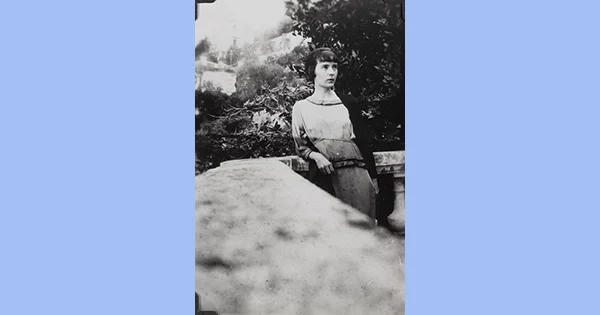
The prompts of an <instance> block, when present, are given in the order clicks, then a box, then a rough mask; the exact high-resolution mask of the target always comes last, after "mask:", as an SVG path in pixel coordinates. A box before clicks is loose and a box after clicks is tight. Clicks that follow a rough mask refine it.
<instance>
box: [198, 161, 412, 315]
mask: <svg viewBox="0 0 600 315" xmlns="http://www.w3.org/2000/svg"><path fill="white" fill-rule="evenodd" d="M369 222H370V220H369V219H368V218H367V217H366V216H365V215H363V214H362V213H360V212H358V211H357V210H354V209H352V208H351V207H349V206H347V205H345V204H343V203H342V202H341V201H339V200H337V199H335V198H332V197H331V196H329V195H328V194H327V193H326V192H324V191H322V190H320V189H319V188H317V187H316V186H314V185H312V184H310V183H309V182H308V181H306V180H305V179H304V178H302V177H301V176H300V175H298V174H296V173H294V172H293V171H292V170H291V169H290V168H289V167H287V166H286V165H284V164H283V163H281V162H277V161H266V160H250V161H247V162H245V163H230V164H224V165H223V166H221V167H219V168H216V169H213V170H210V171H208V172H206V173H204V174H202V175H200V176H198V177H197V178H196V291H197V292H198V294H199V295H200V296H201V299H202V308H203V310H215V311H218V312H219V313H221V314H248V315H254V314H256V315H258V314H261V315H268V314H344V315H351V314H390V315H392V314H393V315H398V314H404V241H403V240H402V239H400V238H397V237H394V236H392V235H390V234H389V233H388V232H386V231H383V230H379V229H376V230H373V229H371V228H369V227H367V224H368V223H369Z"/></svg>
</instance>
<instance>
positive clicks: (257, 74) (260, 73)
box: [235, 63, 294, 101]
mask: <svg viewBox="0 0 600 315" xmlns="http://www.w3.org/2000/svg"><path fill="white" fill-rule="evenodd" d="M293 79H294V74H293V73H291V72H289V71H285V68H284V67H282V66H280V65H278V64H274V63H268V64H259V63H246V64H244V65H243V66H241V67H240V69H239V70H238V73H237V78H236V83H235V88H236V93H237V95H238V97H239V98H240V99H241V100H242V101H247V100H251V99H253V98H255V97H256V96H257V95H259V94H260V92H261V89H262V88H272V87H275V86H277V85H278V84H279V83H281V82H284V81H286V82H291V81H293Z"/></svg>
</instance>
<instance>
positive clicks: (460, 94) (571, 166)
mask: <svg viewBox="0 0 600 315" xmlns="http://www.w3.org/2000/svg"><path fill="white" fill-rule="evenodd" d="M599 7H600V5H599V4H598V2H594V1H574V2H556V1H502V2H489V1H487V2H486V1H464V0H459V1H414V2H410V3H408V4H407V16H408V22H407V23H408V27H407V45H406V47H407V60H406V65H407V66H406V69H407V70H406V72H407V81H406V82H407V88H406V90H407V95H406V104H407V108H406V117H407V135H406V138H407V145H406V147H407V154H406V161H407V168H406V169H407V171H406V175H407V188H406V218H407V225H408V228H407V231H408V233H407V235H408V236H407V242H406V244H407V245H406V257H407V258H406V261H407V268H406V270H407V274H406V282H407V286H406V294H407V295H406V314H409V315H418V314H424V315H425V314H426V315H431V314H465V315H466V314H473V315H483V314H486V315H494V314H527V315H529V314H545V315H548V314H600V304H599V303H597V302H596V299H595V296H596V294H595V292H596V291H597V290H596V289H595V286H596V284H597V283H598V280H600V279H599V277H598V274H599V273H598V271H597V270H598V266H599V264H598V262H599V261H598V258H597V256H596V254H595V252H596V250H595V249H596V248H597V247H598V245H597V243H598V240H599V239H600V229H598V227H597V226H598V222H599V221H600V214H599V213H600V212H599V210H600V203H599V200H600V198H598V197H596V196H597V195H598V194H597V193H596V191H595V190H596V187H597V186H598V185H597V184H596V183H597V181H598V178H600V172H599V167H598V166H597V165H598V163H599V162H598V161H600V159H599V155H598V150H597V148H596V146H597V145H596V143H598V135H600V128H599V127H600V124H598V117H600V110H599V109H600V107H599V105H600V97H599V93H598V91H599V87H600V80H599V79H598V73H600V62H599V61H598V60H599V56H600V49H599V48H598V43H597V42H598V41H597V40H595V38H597V37H598V35H597V33H598V30H599V29H600V23H599V21H600V20H599V19H598V18H597V12H598V9H599Z"/></svg>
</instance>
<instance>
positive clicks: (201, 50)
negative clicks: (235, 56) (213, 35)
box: [196, 38, 211, 59]
mask: <svg viewBox="0 0 600 315" xmlns="http://www.w3.org/2000/svg"><path fill="white" fill-rule="evenodd" d="M210 48H211V43H210V42H209V41H208V38H204V39H202V40H201V41H200V42H199V43H198V45H196V59H198V58H199V57H200V56H201V55H203V54H205V53H207V52H209V51H210Z"/></svg>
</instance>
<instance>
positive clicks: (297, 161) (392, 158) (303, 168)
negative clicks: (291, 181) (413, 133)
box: [221, 151, 405, 176]
mask: <svg viewBox="0 0 600 315" xmlns="http://www.w3.org/2000/svg"><path fill="white" fill-rule="evenodd" d="M404 154H405V153H404V151H381V152H374V153H373V156H374V158H375V165H376V167H377V173H379V174H391V173H395V174H401V176H404V165H405V156H404ZM269 160H274V161H279V162H281V163H283V164H285V165H287V166H288V167H290V168H292V169H293V170H294V171H295V172H298V173H303V172H308V163H307V162H306V161H305V160H304V159H302V158H300V157H299V156H296V155H290V156H284V157H272V158H258V159H245V160H231V161H226V162H222V163H221V166H231V165H235V164H240V163H242V164H244V163H253V162H254V161H269Z"/></svg>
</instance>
